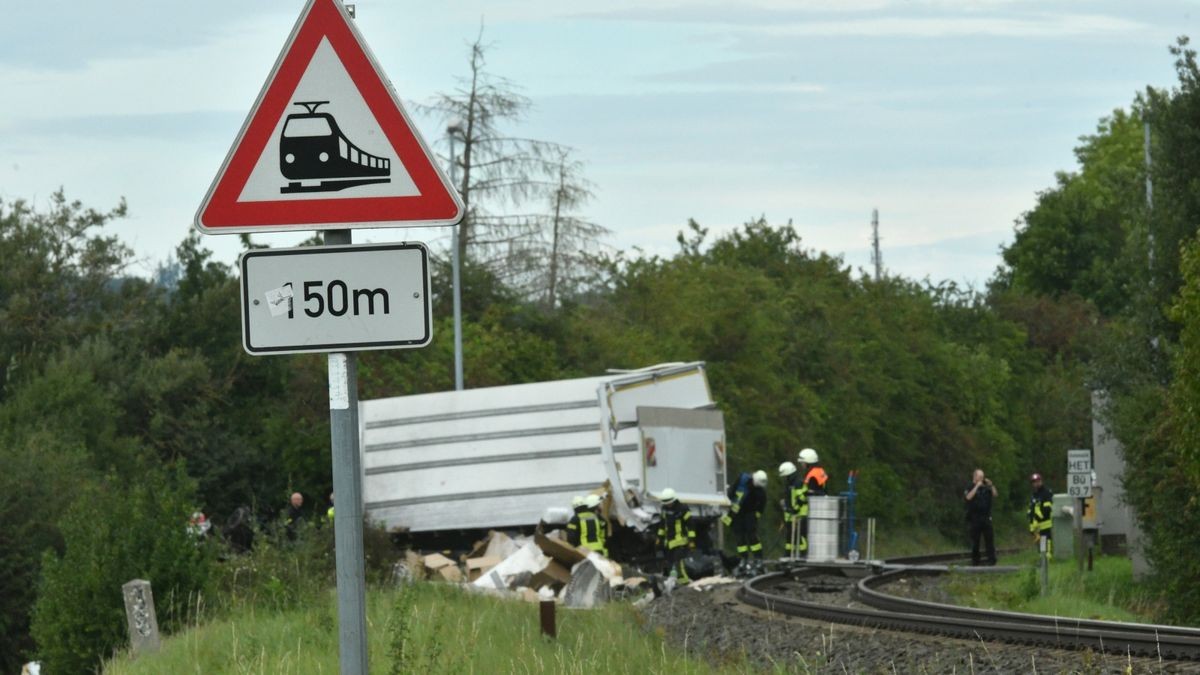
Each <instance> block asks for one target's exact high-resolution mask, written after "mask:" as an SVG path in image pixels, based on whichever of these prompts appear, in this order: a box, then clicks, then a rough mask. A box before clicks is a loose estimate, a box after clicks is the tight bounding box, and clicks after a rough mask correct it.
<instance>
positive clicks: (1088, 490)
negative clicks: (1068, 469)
mask: <svg viewBox="0 0 1200 675" xmlns="http://www.w3.org/2000/svg"><path fill="white" fill-rule="evenodd" d="M1076 475H1079V474H1076ZM1067 494H1069V495H1071V496H1072V497H1075V498H1078V499H1086V498H1087V497H1091V496H1092V485H1091V483H1090V482H1089V483H1088V484H1087V485H1068V486H1067Z"/></svg>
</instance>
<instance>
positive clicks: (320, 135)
mask: <svg viewBox="0 0 1200 675" xmlns="http://www.w3.org/2000/svg"><path fill="white" fill-rule="evenodd" d="M327 103H329V101H297V102H295V103H294V104H293V105H299V106H304V108H305V110H307V112H303V113H294V114H291V115H288V116H287V119H286V120H284V123H283V132H282V133H281V134H280V138H279V171H280V172H281V173H282V174H283V175H284V177H285V178H287V179H288V181H289V182H288V184H287V185H285V186H283V187H281V188H279V191H280V192H282V193H284V194H288V193H293V192H335V191H337V190H344V189H346V188H349V187H355V186H357V185H371V184H373V183H387V182H390V181H391V180H392V179H391V178H390V176H391V175H392V160H390V159H387V158H386V157H378V156H376V155H372V154H370V153H367V152H363V151H362V150H360V149H359V148H358V146H356V145H354V144H353V143H351V142H350V139H348V138H346V135H345V134H344V133H342V130H341V128H339V127H338V123H337V120H335V119H334V118H333V115H330V114H329V113H324V112H317V108H318V107H320V106H322V105H325V104H327ZM301 181H310V182H309V183H307V184H306V183H303V182H301ZM311 181H318V182H316V183H315V184H313V183H312V182H311Z"/></svg>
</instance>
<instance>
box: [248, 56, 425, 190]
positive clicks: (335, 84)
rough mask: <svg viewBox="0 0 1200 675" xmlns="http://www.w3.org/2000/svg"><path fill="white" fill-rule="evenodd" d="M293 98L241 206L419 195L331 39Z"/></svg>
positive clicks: (314, 59)
mask: <svg viewBox="0 0 1200 675" xmlns="http://www.w3.org/2000/svg"><path fill="white" fill-rule="evenodd" d="M292 100H293V101H295V103H293V104H292V105H291V106H288V108H286V109H285V110H284V113H285V114H284V115H280V117H279V121H278V122H276V123H275V130H274V131H273V132H272V133H271V139H270V140H269V141H268V142H267V145H266V147H265V148H263V152H262V154H261V155H260V156H259V158H258V161H257V162H255V164H254V170H253V171H251V172H250V177H249V178H248V179H247V180H246V185H245V187H243V188H242V192H241V195H240V196H239V198H238V201H239V202H278V201H294V200H313V199H328V198H329V197H330V196H347V197H413V196H416V195H419V194H420V191H419V190H417V186H416V185H415V184H414V183H413V180H412V177H411V176H409V175H408V172H407V170H406V169H405V168H404V164H403V163H402V162H400V161H398V158H397V157H396V152H395V150H394V149H393V148H392V145H391V142H390V141H388V138H387V136H386V135H385V134H384V133H383V130H382V129H380V127H379V122H378V121H376V119H375V115H374V114H372V113H371V109H370V108H368V107H367V103H366V101H364V100H363V97H362V94H360V93H359V91H358V87H356V86H355V84H354V82H353V81H351V80H350V74H349V73H347V72H346V68H345V66H343V65H342V61H341V59H339V58H338V55H337V53H336V52H334V51H333V47H331V46H330V45H329V40H328V39H322V40H321V43H320V45H319V46H318V47H317V51H316V53H315V54H313V57H312V61H310V62H309V64H308V70H306V71H304V76H303V77H301V78H300V84H298V85H297V86H296V91H295V93H293V94H292ZM329 139H334V140H332V141H330V140H329ZM322 151H326V152H325V154H324V155H320V156H319V155H318V153H320V152H322ZM281 172H282V173H281Z"/></svg>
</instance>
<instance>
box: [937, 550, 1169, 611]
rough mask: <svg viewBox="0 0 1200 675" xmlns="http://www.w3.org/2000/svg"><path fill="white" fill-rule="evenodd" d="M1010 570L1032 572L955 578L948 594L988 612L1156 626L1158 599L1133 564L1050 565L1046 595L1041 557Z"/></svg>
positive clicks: (1118, 560)
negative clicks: (1138, 577) (1040, 575)
mask: <svg viewBox="0 0 1200 675" xmlns="http://www.w3.org/2000/svg"><path fill="white" fill-rule="evenodd" d="M1003 562H1004V563H1005V564H1011V565H1021V566H1024V567H1026V568H1027V569H1023V570H1021V571H1020V572H1016V573H1013V574H997V575H977V574H954V575H951V577H950V580H949V582H948V585H947V591H948V592H949V593H950V594H951V595H952V596H953V597H954V598H955V600H956V601H957V602H958V603H959V604H963V605H967V606H970V607H980V608H984V609H1003V610H1009V611H1014V612H1028V613H1031V614H1045V615H1049V616H1063V617H1072V618H1081V619H1100V620H1105V621H1137V622H1148V621H1154V620H1155V618H1156V616H1157V614H1158V611H1157V610H1158V607H1157V605H1155V604H1154V602H1153V599H1152V595H1151V594H1150V593H1149V592H1148V591H1146V590H1145V589H1143V588H1141V587H1140V586H1139V585H1138V584H1136V583H1135V582H1134V581H1133V567H1132V564H1131V563H1130V561H1129V559H1128V558H1123V557H1110V556H1102V557H1099V558H1096V560H1095V565H1094V568H1093V570H1092V571H1090V572H1088V571H1084V572H1079V571H1078V568H1077V566H1076V563H1075V561H1074V559H1071V560H1055V561H1053V562H1051V563H1050V568H1049V584H1048V586H1047V593H1046V594H1045V595H1042V594H1041V586H1040V583H1039V581H1038V572H1037V553H1036V552H1034V551H1027V552H1022V553H1020V554H1017V555H1014V556H1011V557H1009V558H1006V559H1005V560H1004V561H1003Z"/></svg>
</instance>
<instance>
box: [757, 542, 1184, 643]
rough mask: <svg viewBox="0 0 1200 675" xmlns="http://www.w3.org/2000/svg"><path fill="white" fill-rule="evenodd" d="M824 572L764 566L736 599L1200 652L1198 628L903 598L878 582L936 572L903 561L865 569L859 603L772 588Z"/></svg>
mask: <svg viewBox="0 0 1200 675" xmlns="http://www.w3.org/2000/svg"><path fill="white" fill-rule="evenodd" d="M961 557H962V556H961V554H954V555H941V556H921V557H920V558H905V559H895V560H890V561H888V562H890V563H899V564H912V565H923V564H930V563H938V562H949V561H952V560H955V559H960V558H961ZM829 573H830V571H829V570H828V569H814V568H806V569H802V570H799V571H794V572H774V573H770V574H764V575H762V576H759V577H755V578H754V579H750V580H748V581H747V582H746V583H745V584H743V585H742V588H741V589H740V590H739V591H738V599H739V600H741V601H742V602H744V603H746V604H749V605H753V606H755V607H759V608H762V609H765V610H768V611H773V612H780V613H784V614H789V615H793V616H801V617H806V618H811V619H817V620H821V621H831V622H836V623H844V624H852V625H859V626H866V627H872V628H884V629H889V630H899V631H907V632H917V633H925V634H935V635H945V636H951V637H958V638H965V639H969V640H992V641H999V642H1007V643H1013V644H1024V645H1041V646H1046V647H1054V648H1059V649H1074V650H1085V649H1091V650H1093V651H1100V652H1104V653H1118V654H1132V655H1141V656H1151V657H1160V658H1168V659H1176V660H1200V629H1195V628H1180V627H1175V626H1158V625H1151V624H1140V623H1121V622H1115V621H1093V620H1086V619H1067V618H1062V617H1052V616H1044V615H1037V614H1023V613H1019V612H1007V611H996V610H984V609H976V608H971V607H960V606H956V605H946V604H941V603H936V602H928V601H924V600H915V599H911V598H902V597H897V596H894V595H891V594H888V593H885V592H883V591H881V590H880V588H881V587H884V586H886V585H887V584H888V583H891V582H893V581H895V580H897V579H899V578H901V577H904V576H912V575H927V576H935V575H937V574H939V572H936V571H932V570H928V569H901V570H894V571H889V572H885V573H882V574H874V575H869V576H866V577H863V578H862V579H860V580H858V582H857V584H855V586H854V588H853V590H852V597H853V598H854V600H855V601H856V603H858V604H861V605H865V606H862V607H858V606H840V605H835V604H828V603H818V602H810V601H806V600H800V599H797V598H793V597H788V596H786V595H781V594H777V593H772V592H770V591H771V589H772V588H773V587H777V586H779V585H780V584H782V583H784V582H788V581H791V580H801V581H802V580H804V579H806V578H814V577H817V576H819V575H822V574H829Z"/></svg>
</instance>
